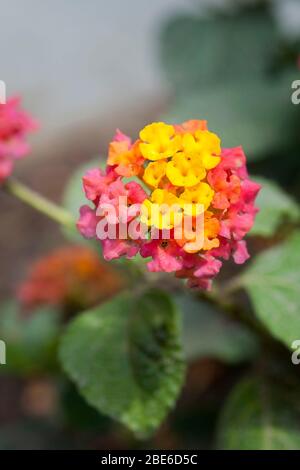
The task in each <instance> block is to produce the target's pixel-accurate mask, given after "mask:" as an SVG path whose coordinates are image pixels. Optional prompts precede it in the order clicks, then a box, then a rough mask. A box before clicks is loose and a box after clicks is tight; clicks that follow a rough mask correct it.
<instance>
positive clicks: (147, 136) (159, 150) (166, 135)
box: [140, 122, 181, 161]
mask: <svg viewBox="0 0 300 470" xmlns="http://www.w3.org/2000/svg"><path fill="white" fill-rule="evenodd" d="M140 139H141V141H142V142H141V143H140V151H141V154H142V155H143V157H144V158H146V159H148V160H153V161H155V160H161V159H165V158H169V157H172V156H173V155H174V154H175V153H176V152H177V151H178V150H179V149H180V145H181V138H180V136H176V135H175V129H174V127H173V126H171V125H168V124H165V123H164V122H154V123H152V124H149V125H148V126H146V127H144V129H142V130H141V132H140Z"/></svg>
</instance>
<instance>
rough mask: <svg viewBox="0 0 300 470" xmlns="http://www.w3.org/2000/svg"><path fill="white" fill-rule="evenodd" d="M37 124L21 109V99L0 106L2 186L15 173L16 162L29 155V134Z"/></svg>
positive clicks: (11, 100) (0, 169) (0, 176)
mask: <svg viewBox="0 0 300 470" xmlns="http://www.w3.org/2000/svg"><path fill="white" fill-rule="evenodd" d="M37 127H38V126H37V123H36V122H35V121H34V120H33V119H32V118H31V117H30V116H29V115H28V114H27V113H25V112H24V111H22V110H21V109H20V98H18V97H15V98H10V99H9V100H8V101H7V102H6V103H4V104H0V184H1V183H2V182H3V181H4V180H5V179H6V178H7V177H8V176H10V174H11V173H12V171H13V167H14V163H15V160H18V159H20V158H22V157H24V156H26V155H27V154H28V153H29V150H30V147H29V144H28V142H27V137H28V133H29V132H31V131H33V130H35V129H36V128H37Z"/></svg>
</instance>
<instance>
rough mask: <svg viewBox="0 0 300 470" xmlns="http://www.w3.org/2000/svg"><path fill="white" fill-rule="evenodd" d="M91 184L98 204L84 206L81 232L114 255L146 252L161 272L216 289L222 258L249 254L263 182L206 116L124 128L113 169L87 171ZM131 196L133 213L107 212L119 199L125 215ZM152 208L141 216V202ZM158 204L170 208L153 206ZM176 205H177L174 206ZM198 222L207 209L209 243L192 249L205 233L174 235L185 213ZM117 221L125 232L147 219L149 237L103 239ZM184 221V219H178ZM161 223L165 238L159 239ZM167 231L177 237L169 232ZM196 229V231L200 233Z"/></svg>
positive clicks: (113, 149) (90, 195) (110, 162)
mask: <svg viewBox="0 0 300 470" xmlns="http://www.w3.org/2000/svg"><path fill="white" fill-rule="evenodd" d="M83 188H84V191H85V195H86V197H87V199H88V200H89V201H90V202H91V203H92V206H91V205H84V206H83V207H81V209H80V218H79V221H78V224H77V226H78V229H79V231H80V232H81V233H82V235H83V236H85V237H87V238H96V239H97V238H98V239H100V238H101V239H100V242H101V244H102V247H103V255H104V258H105V259H106V260H112V259H115V258H119V257H121V256H125V257H127V258H133V257H134V256H136V255H137V254H140V255H141V256H142V257H143V258H149V260H148V263H147V267H148V270H149V271H154V272H174V273H175V274H176V276H177V277H179V278H185V279H187V281H188V285H189V286H190V287H198V288H204V289H208V288H210V286H211V282H212V279H213V278H214V277H215V276H216V275H217V274H218V272H219V271H220V268H221V266H222V260H227V259H229V258H230V257H231V256H232V257H233V259H234V261H235V262H236V263H238V264H241V263H244V261H245V260H247V258H248V257H249V254H248V251H247V246H246V242H245V241H244V237H245V235H246V234H247V232H249V230H250V229H251V227H252V225H253V222H254V217H255V214H256V212H257V208H256V207H255V205H254V203H255V198H256V195H257V193H258V191H259V189H260V186H259V185H258V184H256V183H255V182H253V181H251V180H250V179H249V177H248V173H247V169H246V158H245V154H244V152H243V150H242V148H241V147H236V148H230V149H224V148H221V142H220V139H219V137H218V136H217V135H216V134H215V133H213V132H210V131H209V130H208V129H207V123H206V121H201V120H191V121H187V122H184V123H182V124H179V125H169V124H166V123H163V122H155V123H152V124H150V125H147V126H146V127H144V128H143V129H142V130H141V131H140V133H139V138H138V139H137V140H136V141H134V142H132V141H131V139H130V138H129V137H128V136H126V135H124V134H123V133H122V132H120V131H119V130H117V132H116V135H115V137H114V138H113V141H112V142H111V143H110V145H109V153H108V159H107V165H106V169H105V171H102V170H101V169H99V168H94V169H91V170H89V171H87V173H86V174H85V175H84V176H83ZM120 197H126V201H127V206H126V211H125V213H124V211H122V213H121V214H120V213H118V215H119V217H116V218H115V219H114V220H112V217H111V216H108V214H107V213H106V214H105V213H103V211H101V210H100V211H99V207H100V206H102V205H103V204H107V203H109V204H111V205H113V206H114V207H115V208H116V211H119V212H120V209H119V205H118V202H119V199H120ZM136 204H140V205H141V207H142V209H143V208H145V209H147V214H150V216H149V215H148V217H147V218H146V219H145V218H144V220H143V210H142V211H141V213H139V214H137V213H136V211H135V209H132V208H133V207H134V205H136ZM154 205H163V206H164V207H166V206H167V207H170V211H167V213H166V211H165V210H164V211H161V212H159V213H157V212H154V211H151V209H152V207H154ZM174 207H175V208H176V209H173V208H174ZM185 207H188V214H187V215H189V216H190V217H191V218H192V222H193V221H196V220H197V217H198V216H199V207H201V208H202V209H201V212H202V213H201V214H200V215H201V216H202V227H201V230H202V231H203V243H202V244H201V246H200V247H197V248H196V249H195V248H193V249H191V243H190V242H191V240H192V239H193V236H194V237H196V236H197V233H196V231H197V230H198V228H197V225H196V224H195V227H196V228H195V227H194V225H193V223H192V234H189V236H188V237H186V236H185V235H184V236H182V237H181V238H178V237H175V236H174V233H175V230H176V226H177V224H178V223H182V218H180V217H178V215H180V214H179V213H181V214H182V213H184V212H185V211H186V210H187V209H185ZM105 218H106V219H109V218H110V220H109V221H110V223H113V224H115V225H116V233H117V234H120V230H118V229H120V227H119V224H120V220H122V221H123V222H124V220H125V222H126V223H128V224H130V222H132V220H135V221H136V223H137V225H138V224H139V223H143V224H144V225H145V224H146V226H147V228H148V233H147V234H146V237H140V238H136V237H131V236H130V231H129V235H128V236H127V237H126V238H124V237H121V236H117V237H116V238H109V237H108V238H106V239H102V237H99V236H98V234H97V233H98V232H97V226H99V225H98V224H99V222H100V223H103V220H104V219H105ZM178 221H179V222H178ZM153 227H155V229H156V234H157V233H158V236H156V237H155V238H153V237H152V238H151V235H150V234H151V233H152V232H151V229H153ZM165 229H168V230H169V236H168V237H167V238H166V237H165V236H164V234H165ZM193 230H194V233H193Z"/></svg>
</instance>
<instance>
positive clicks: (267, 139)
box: [165, 74, 297, 160]
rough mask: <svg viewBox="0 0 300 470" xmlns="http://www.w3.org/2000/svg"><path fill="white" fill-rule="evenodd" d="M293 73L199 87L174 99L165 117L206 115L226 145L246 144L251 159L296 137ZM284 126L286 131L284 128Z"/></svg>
mask: <svg viewBox="0 0 300 470" xmlns="http://www.w3.org/2000/svg"><path fill="white" fill-rule="evenodd" d="M292 80H293V75H290V74H285V75H284V76H282V77H281V78H276V79H273V80H266V79H252V80H250V79H249V80H238V81H232V82H230V83H224V82H223V81H220V82H219V84H218V85H216V86H214V87H204V88H199V90H198V91H196V92H193V93H190V92H188V93H186V94H183V95H181V96H179V97H177V98H176V99H175V102H174V104H173V105H171V107H170V109H169V111H168V113H167V114H166V116H165V119H166V120H167V121H168V122H171V123H173V122H182V121H185V120H188V119H206V120H207V121H208V126H209V128H210V129H211V130H212V131H214V132H216V133H217V134H218V135H219V136H220V137H221V140H222V146H223V147H237V146H239V145H242V146H243V149H244V151H245V153H246V155H247V157H248V160H254V159H259V158H263V157H265V156H266V155H268V154H271V153H272V152H278V151H279V150H282V149H286V148H287V147H288V146H290V144H291V142H293V141H294V140H295V136H296V126H295V125H294V119H295V120H296V116H297V114H296V113H297V109H295V108H297V106H292V105H291V102H290V87H291V83H292ZM282 129H285V132H282Z"/></svg>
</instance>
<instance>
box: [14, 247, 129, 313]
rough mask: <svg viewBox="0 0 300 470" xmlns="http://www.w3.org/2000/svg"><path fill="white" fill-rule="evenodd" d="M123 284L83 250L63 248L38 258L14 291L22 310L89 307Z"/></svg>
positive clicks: (94, 257) (103, 265)
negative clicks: (48, 307) (47, 306)
mask: <svg viewBox="0 0 300 470" xmlns="http://www.w3.org/2000/svg"><path fill="white" fill-rule="evenodd" d="M124 285H125V283H124V280H123V278H122V277H121V276H120V274H119V273H118V272H117V271H116V270H114V269H112V267H111V266H110V265H108V263H103V262H100V260H99V257H98V256H97V253H96V252H95V251H94V250H92V249H89V248H87V247H82V246H76V245H74V246H66V247H62V248H59V249H56V250H54V251H53V252H51V253H50V254H48V255H46V256H44V257H42V258H40V259H39V260H38V261H37V262H36V263H34V264H33V266H32V267H31V269H30V272H29V274H28V276H27V278H26V279H25V280H24V281H23V282H22V283H21V285H20V287H19V289H18V298H19V300H20V301H21V304H22V305H23V306H24V307H25V309H29V310H31V309H33V308H36V307H39V306H43V305H55V306H61V307H64V308H67V307H72V308H76V307H82V308H89V307H92V306H93V305H96V304H97V303H99V302H101V301H103V300H106V299H108V298H109V297H111V296H113V295H114V294H116V293H117V292H119V291H120V290H121V289H122V288H123V287H124Z"/></svg>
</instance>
